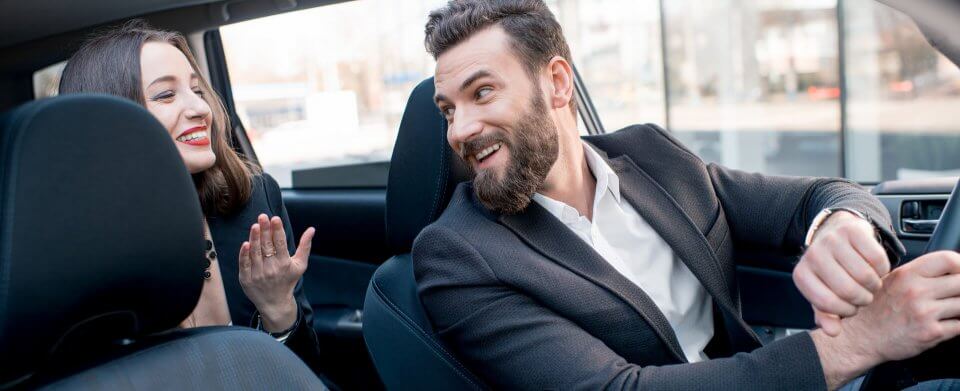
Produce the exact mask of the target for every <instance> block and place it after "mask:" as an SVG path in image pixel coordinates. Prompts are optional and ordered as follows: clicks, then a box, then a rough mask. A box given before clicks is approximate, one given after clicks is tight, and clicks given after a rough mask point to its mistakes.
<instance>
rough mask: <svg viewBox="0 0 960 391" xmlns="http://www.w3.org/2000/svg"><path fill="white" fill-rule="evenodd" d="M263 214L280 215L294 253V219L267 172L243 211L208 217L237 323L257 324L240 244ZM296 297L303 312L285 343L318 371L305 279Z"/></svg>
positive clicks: (255, 179) (255, 182)
mask: <svg viewBox="0 0 960 391" xmlns="http://www.w3.org/2000/svg"><path fill="white" fill-rule="evenodd" d="M261 213H264V214H266V215H267V216H270V217H273V216H280V219H282V220H283V227H284V230H285V231H286V233H287V246H288V247H289V248H288V251H289V252H290V254H293V253H294V251H295V250H296V244H299V243H297V242H296V241H294V238H293V230H292V229H291V227H290V218H289V216H287V210H286V208H284V206H283V200H282V199H281V197H280V186H278V185H277V182H276V181H275V180H274V179H273V178H272V177H270V176H269V175H267V174H261V175H257V176H254V177H253V193H252V195H251V196H250V200H249V201H248V202H247V204H246V205H245V206H244V207H243V209H241V210H240V211H239V212H237V213H235V214H233V215H231V216H208V217H207V223H208V224H209V226H210V235H211V236H212V237H213V243H214V246H215V248H216V250H217V258H218V259H219V265H220V273H221V274H222V277H223V288H224V290H225V291H226V294H227V304H228V305H229V306H230V318H231V319H233V324H235V325H250V326H251V327H255V326H256V324H257V323H256V322H257V308H256V307H255V306H254V305H253V303H252V302H251V301H250V299H248V298H247V295H246V294H244V293H243V288H242V287H241V286H240V274H239V273H240V265H239V257H240V245H241V244H243V242H245V241H247V239H249V237H250V227H251V226H252V225H253V224H256V223H257V216H259V215H260V214H261ZM293 295H294V298H295V299H296V300H297V305H298V307H299V308H300V312H299V314H298V315H297V322H298V323H297V325H296V328H295V329H294V330H293V331H292V332H291V333H290V336H289V337H287V339H286V341H284V344H285V345H287V347H289V348H290V350H292V351H293V352H294V353H296V354H297V356H299V357H300V359H302V360H303V362H305V363H306V364H307V366H309V367H310V368H312V369H313V370H314V372H317V371H318V368H319V359H320V347H319V345H318V343H317V335H316V333H315V332H314V331H313V309H312V308H311V307H310V303H309V302H308V301H307V296H306V295H305V294H304V293H303V279H302V278H301V279H300V282H298V283H297V286H296V288H295V289H294V291H293Z"/></svg>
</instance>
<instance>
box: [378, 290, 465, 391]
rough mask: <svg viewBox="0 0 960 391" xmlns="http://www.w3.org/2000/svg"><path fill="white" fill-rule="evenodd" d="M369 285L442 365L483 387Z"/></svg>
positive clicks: (395, 306)
mask: <svg viewBox="0 0 960 391" xmlns="http://www.w3.org/2000/svg"><path fill="white" fill-rule="evenodd" d="M371 283H372V284H371V285H372V286H373V289H374V291H375V292H376V293H377V296H376V298H377V300H378V301H380V302H381V303H382V304H384V305H386V306H387V307H389V308H390V309H391V310H392V311H388V312H389V313H390V315H392V316H393V317H395V318H397V319H398V320H400V321H401V324H402V325H403V326H404V327H406V328H407V330H409V331H411V332H412V333H413V335H414V336H416V337H417V339H419V340H420V341H421V342H424V343H426V344H427V345H428V346H429V347H430V348H431V350H432V351H431V353H433V354H434V355H436V356H437V357H438V358H440V359H441V360H442V361H443V362H444V364H447V365H448V366H449V367H450V368H451V369H453V370H454V371H455V372H456V373H457V375H459V376H460V377H461V378H463V380H465V381H467V382H468V383H470V384H471V385H473V386H474V387H476V388H477V389H483V387H481V386H480V385H478V384H477V383H476V382H474V381H473V379H471V378H470V377H469V376H467V375H465V374H464V372H467V373H469V372H468V371H466V368H465V367H463V365H462V364H460V362H459V361H458V360H457V359H456V358H455V357H453V355H452V354H450V353H449V352H447V351H446V349H444V348H443V347H442V346H438V344H437V343H436V341H433V340H432V339H430V338H429V337H428V336H427V335H426V332H425V331H423V330H422V329H420V328H419V327H414V326H411V325H416V322H414V321H413V320H412V319H410V318H409V317H408V316H407V315H406V314H404V313H403V312H402V311H400V308H399V307H398V306H397V305H395V304H394V303H393V302H391V301H390V300H388V299H387V298H386V295H385V294H384V293H383V291H382V290H381V289H380V286H379V285H378V284H377V283H376V281H371Z"/></svg>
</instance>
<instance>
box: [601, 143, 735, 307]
mask: <svg viewBox="0 0 960 391" xmlns="http://www.w3.org/2000/svg"><path fill="white" fill-rule="evenodd" d="M609 164H610V167H611V168H613V170H614V171H615V172H616V173H617V176H618V177H619V178H620V194H621V195H622V196H623V197H624V198H626V199H627V201H628V202H630V204H631V205H633V208H634V209H636V211H637V213H639V214H640V216H642V217H643V218H644V220H646V221H647V223H649V224H650V226H651V227H653V229H654V230H655V231H657V233H658V234H660V237H662V238H663V240H664V241H666V242H667V244H669V245H670V248H671V249H673V251H674V253H675V254H676V255H677V257H679V258H680V260H681V261H683V263H684V264H685V265H687V268H689V269H690V271H691V272H693V275H694V276H696V277H697V279H699V280H700V283H701V284H703V287H704V288H705V289H706V290H707V292H708V293H710V295H711V296H713V299H714V300H716V301H717V303H718V304H719V305H720V306H721V308H724V309H726V310H729V311H731V313H733V314H735V313H736V311H735V310H734V306H733V302H732V300H731V296H730V290H729V287H728V286H727V284H726V282H725V279H724V277H723V274H722V272H721V270H722V268H721V267H720V261H719V260H717V256H716V253H714V251H713V249H712V248H711V247H710V245H709V244H708V243H707V239H706V237H704V236H703V233H702V232H700V230H699V229H698V228H697V227H696V226H695V225H694V223H693V221H691V220H690V218H689V216H687V214H686V213H684V212H683V210H682V209H681V208H680V206H679V205H678V204H677V203H676V201H675V200H674V199H673V197H671V196H670V194H668V193H667V192H666V190H664V189H663V187H661V186H660V185H659V184H658V183H657V182H656V181H654V180H653V178H651V177H650V176H649V175H647V173H646V172H644V171H643V169H641V168H640V167H637V165H636V164H634V163H633V161H632V160H630V158H629V157H627V156H619V157H617V158H615V159H611V160H609Z"/></svg>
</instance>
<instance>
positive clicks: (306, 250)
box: [293, 227, 317, 264]
mask: <svg viewBox="0 0 960 391" xmlns="http://www.w3.org/2000/svg"><path fill="white" fill-rule="evenodd" d="M316 232H317V230H315V229H314V228H313V227H310V228H307V230H306V231H303V235H302V236H300V245H299V246H297V252H296V254H294V255H293V257H294V258H296V259H298V260H300V261H303V262H304V264H306V261H307V260H308V259H309V258H310V248H311V247H313V234H314V233H316Z"/></svg>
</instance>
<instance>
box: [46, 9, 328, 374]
mask: <svg viewBox="0 0 960 391" xmlns="http://www.w3.org/2000/svg"><path fill="white" fill-rule="evenodd" d="M198 69H199V67H198V66H197V62H196V60H195V59H194V58H193V56H192V55H191V53H190V50H189V47H188V46H187V43H186V40H184V38H183V36H182V35H180V34H178V33H175V32H169V31H160V30H155V29H152V28H150V27H149V26H147V25H146V24H145V23H143V22H141V21H132V22H128V23H126V24H124V25H123V26H120V27H118V28H115V29H112V30H109V31H107V32H105V33H103V34H101V35H100V36H97V37H95V38H93V39H91V40H90V41H88V42H87V43H86V44H84V46H83V47H81V48H80V50H79V51H77V53H76V54H74V56H73V57H72V58H71V59H70V60H69V61H68V63H67V65H66V68H65V69H64V72H63V76H62V79H61V81H60V93H61V94H68V93H83V92H86V93H91V92H92V93H107V94H112V95H118V96H121V97H124V98H127V99H130V100H132V101H134V102H137V103H139V104H140V105H142V106H143V107H144V108H146V109H147V111H149V112H150V113H151V114H152V115H153V116H154V117H155V118H156V119H157V120H158V121H159V122H160V124H162V125H163V127H164V128H165V129H167V132H168V133H169V135H170V138H171V139H172V142H173V143H174V144H175V145H176V147H177V149H178V151H179V152H180V155H181V157H182V158H183V161H184V163H185V166H186V169H187V170H188V171H189V172H190V173H191V174H192V176H193V180H194V183H195V185H196V188H197V193H198V197H199V202H200V204H201V206H202V209H203V212H204V223H205V224H204V238H205V239H206V251H205V254H204V252H203V250H201V249H197V250H198V252H197V258H198V261H199V260H200V259H201V257H202V259H203V261H202V262H204V264H205V265H206V270H205V271H204V273H203V275H202V276H197V278H203V279H204V285H203V291H202V293H201V296H200V299H199V302H198V303H197V305H196V308H195V309H194V311H193V313H192V314H191V315H190V316H189V317H188V318H187V319H185V320H184V321H183V322H182V323H181V327H197V326H212V325H231V324H233V323H234V322H238V323H239V324H244V325H246V324H249V325H250V326H251V327H255V328H259V329H261V330H264V331H266V332H268V333H270V335H271V336H273V337H274V338H276V339H277V341H278V342H280V343H284V344H286V345H287V346H288V347H290V349H291V350H293V351H294V352H295V353H297V355H298V356H300V358H302V359H303V360H304V361H305V362H306V363H307V364H308V365H309V366H311V367H313V368H314V369H315V370H316V368H317V362H318V360H319V347H318V344H317V337H316V335H315V332H314V330H313V316H312V309H311V307H310V304H309V303H308V302H307V299H306V296H305V295H304V293H303V290H302V288H301V285H302V284H301V283H300V280H301V277H302V276H303V273H304V272H305V271H306V268H307V257H308V254H309V253H310V243H311V240H312V238H313V232H314V230H313V229H312V228H311V229H307V230H306V232H304V234H303V237H302V238H301V239H300V245H299V247H296V248H295V246H294V240H293V237H292V235H289V234H288V233H289V232H291V231H292V230H291V228H290V224H289V219H288V217H287V213H286V210H285V209H284V206H283V203H282V201H281V199H280V189H279V187H278V186H277V184H276V182H275V181H274V180H273V178H271V177H269V176H268V175H263V174H260V171H259V169H258V168H257V167H256V166H254V165H252V164H250V163H248V162H247V161H245V160H244V159H242V158H241V157H240V156H238V155H237V153H236V152H235V151H234V150H233V149H232V148H231V146H230V144H229V141H228V138H227V137H228V135H229V133H228V132H229V129H230V127H229V126H228V123H227V116H226V115H225V114H224V113H225V111H224V108H223V105H222V103H221V102H220V100H219V98H218V97H217V96H216V94H215V93H213V91H212V89H211V88H210V86H209V84H208V83H207V82H206V81H205V80H204V79H203V78H202V77H201V76H200V75H199V72H198ZM158 190H160V189H158Z"/></svg>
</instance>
